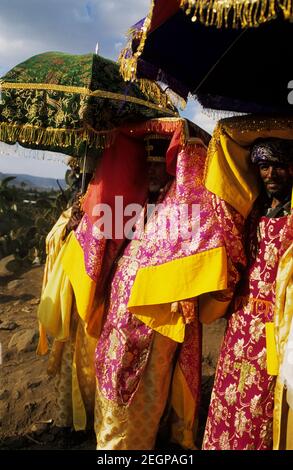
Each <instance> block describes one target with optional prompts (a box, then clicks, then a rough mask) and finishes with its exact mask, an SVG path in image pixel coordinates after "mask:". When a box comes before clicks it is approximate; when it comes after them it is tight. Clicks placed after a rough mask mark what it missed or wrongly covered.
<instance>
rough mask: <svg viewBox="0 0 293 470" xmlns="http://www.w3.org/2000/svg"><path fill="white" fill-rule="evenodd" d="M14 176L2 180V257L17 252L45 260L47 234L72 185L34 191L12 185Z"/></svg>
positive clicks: (0, 216) (64, 204) (31, 257)
mask: <svg viewBox="0 0 293 470" xmlns="http://www.w3.org/2000/svg"><path fill="white" fill-rule="evenodd" d="M13 179H14V177H7V178H5V179H3V180H2V181H0V258H2V257H4V256H8V255H10V254H14V255H15V256H16V257H17V258H21V259H25V260H28V261H30V262H33V261H34V260H36V259H39V261H40V262H43V261H44V260H45V258H46V253H45V240H46V236H47V234H48V233H49V231H50V230H51V228H52V227H53V225H54V224H55V222H56V220H57V219H58V218H59V216H60V214H61V212H62V211H63V210H64V209H65V208H66V207H67V201H68V200H69V199H70V195H71V188H68V189H67V190H65V191H64V192H63V193H61V192H59V191H50V192H45V191H33V190H28V189H25V185H22V186H21V187H20V188H19V187H17V188H16V187H13V186H11V183H12V181H13ZM9 183H10V184H9Z"/></svg>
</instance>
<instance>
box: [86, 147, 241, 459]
mask: <svg viewBox="0 0 293 470" xmlns="http://www.w3.org/2000/svg"><path fill="white" fill-rule="evenodd" d="M205 158H206V153H205V150H204V149H203V148H202V147H201V146H198V145H196V144H195V145H187V147H185V149H183V150H182V151H181V152H180V153H179V155H178V163H177V174H176V181H174V183H173V184H172V186H171V188H170V189H169V191H168V193H167V194H166V196H165V198H164V200H163V201H162V203H161V210H162V211H168V210H170V209H169V208H170V207H171V206H172V204H174V203H177V204H179V203H182V202H186V201H187V202H189V203H190V204H191V203H197V204H200V230H199V231H198V232H197V233H196V235H195V236H194V237H193V239H192V240H191V241H188V242H184V240H181V239H180V238H179V239H178V240H177V241H176V242H174V241H172V240H170V239H168V240H165V239H160V238H157V237H156V236H152V233H153V232H152V230H153V229H155V226H154V227H153V225H152V223H153V222H152V219H151V220H150V221H149V222H148V228H149V232H148V238H143V239H142V240H133V241H131V242H130V243H129V244H128V246H127V247H126V249H125V250H124V252H123V256H122V257H121V258H120V260H119V261H118V265H117V267H116V270H115V272H114V276H113V279H112V285H111V289H110V295H109V304H108V306H107V309H106V310H107V317H106V320H105V323H104V326H103V329H102V333H101V336H100V338H99V340H98V344H97V348H96V361H95V363H96V375H97V380H98V387H97V390H98V393H97V395H98V396H100V399H99V400H100V402H103V403H99V406H101V407H102V408H101V410H100V412H98V411H99V410H98V408H97V414H98V419H97V420H96V422H97V425H96V432H97V441H98V448H103V449H105V448H107V449H111V448H112V449H113V448H115V449H118V448H120V449H121V448H128V449H129V447H127V446H129V445H132V446H133V447H132V450H133V449H134V448H136V447H134V444H133V443H131V444H129V443H127V444H125V442H124V443H123V439H124V437H121V436H124V435H125V429H126V427H127V426H126V425H125V427H124V429H123V430H121V429H120V428H119V429H118V427H117V426H119V425H118V424H117V426H116V429H117V430H116V435H115V432H114V431H113V423H112V421H113V416H114V417H115V416H119V422H120V423H122V421H123V419H125V420H127V419H129V418H125V417H124V418H123V419H122V414H123V416H124V413H125V410H126V409H127V408H129V409H130V408H131V406H132V403H133V402H135V400H136V396H137V395H138V393H137V392H138V389H139V386H140V384H141V382H142V381H143V377H144V374H145V371H146V370H147V366H148V364H149V363H150V360H151V357H152V349H153V347H154V336H155V334H154V331H153V330H152V329H150V328H149V327H148V326H146V325H145V324H144V323H142V322H141V321H140V320H138V319H136V318H135V316H134V315H133V314H132V313H131V312H130V311H129V310H128V308H127V305H128V302H129V297H130V293H131V289H132V287H133V283H134V281H135V278H136V274H137V271H138V269H139V268H140V267H144V266H150V265H158V264H160V263H163V262H168V261H170V260H172V259H178V258H182V257H184V256H189V255H192V254H194V253H199V252H208V251H209V250H212V249H213V248H216V247H221V246H224V247H225V248H226V251H227V264H228V270H229V279H228V286H227V287H229V288H234V286H235V283H236V282H237V281H238V279H239V273H238V270H237V263H238V264H239V265H240V264H242V265H244V264H245V259H244V254H243V249H242V247H243V246H242V232H243V230H242V229H243V218H242V217H241V216H240V215H239V214H238V213H237V212H236V211H235V210H233V209H232V208H231V207H230V206H229V205H227V204H226V203H225V202H224V201H221V200H219V199H218V198H217V197H216V196H215V195H213V194H212V193H209V192H208V191H207V190H206V189H205V188H204V186H203V184H202V179H203V173H204V166H205ZM219 220H221V223H219ZM150 234H151V235H150ZM179 275H180V273H178V276H179ZM178 300H181V299H178ZM156 335H158V333H156ZM165 341H166V344H165V346H164V347H165V349H167V348H169V353H168V356H169V358H168V360H169V365H164V364H163V363H160V362H158V360H157V365H158V367H159V368H161V370H162V375H163V374H164V377H165V378H164V380H163V383H164V384H165V385H166V384H167V382H169V381H170V379H171V377H170V372H171V370H172V367H173V366H172V363H173V357H174V355H175V350H176V348H178V349H179V350H178V356H177V355H176V357H177V358H178V363H179V366H180V369H181V371H182V373H183V375H184V377H185V380H186V382H187V384H188V387H189V390H190V392H191V394H192V396H193V398H194V401H195V403H197V402H198V400H199V393H200V375H201V367H200V365H201V329H200V325H199V321H198V318H196V321H194V322H193V323H190V324H188V325H186V333H185V340H184V343H182V344H181V345H179V344H178V343H175V341H173V340H171V339H169V338H165ZM165 366H166V370H165ZM168 386H169V385H168ZM168 386H167V388H168ZM162 388H164V387H162ZM167 391H168V390H167ZM156 393H158V394H159V396H158V397H157V398H156V397H155V396H154V397H152V400H153V404H152V410H151V411H150V413H151V414H152V415H153V416H152V425H151V426H152V432H153V437H155V436H156V433H157V430H158V425H159V420H160V416H162V414H163V411H164V407H165V405H166V402H167V398H168V397H167V396H166V397H164V398H163V395H164V393H165V392H163V390H159V391H156ZM159 402H160V407H161V409H160V410H159V412H156V413H155V412H154V409H155V407H156V404H157V403H159ZM109 410H110V412H109ZM108 412H109V414H108ZM110 423H112V424H111V426H112V427H111V428H110ZM143 423H144V426H145V427H146V428H147V429H144V428H142V425H140V432H141V433H142V434H143V433H147V431H149V429H148V428H149V427H150V424H149V423H148V422H146V419H143ZM111 429H112V431H111ZM138 432H139V430H138ZM119 435H120V437H119ZM101 436H102V437H101ZM117 436H118V437H117ZM119 439H120V440H119ZM111 440H113V444H111ZM117 440H118V441H119V442H118V441H117ZM117 442H118V444H117ZM149 442H150V441H149ZM144 444H145V443H143V445H144ZM114 445H115V447H114ZM123 445H125V446H126V447H121V446H123ZM140 445H142V444H140ZM145 445H146V444H145ZM119 446H120V447H119ZM140 448H142V447H140ZM144 448H145V447H144ZM148 448H151V447H148Z"/></svg>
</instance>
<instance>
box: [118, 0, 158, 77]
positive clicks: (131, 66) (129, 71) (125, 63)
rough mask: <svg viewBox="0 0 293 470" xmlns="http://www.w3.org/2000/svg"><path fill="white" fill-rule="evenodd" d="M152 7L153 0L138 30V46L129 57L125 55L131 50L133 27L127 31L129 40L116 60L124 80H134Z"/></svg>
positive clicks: (148, 26) (149, 22) (150, 20)
mask: <svg viewBox="0 0 293 470" xmlns="http://www.w3.org/2000/svg"><path fill="white" fill-rule="evenodd" d="M154 7H155V0H152V3H151V7H150V11H149V13H148V16H147V17H146V18H145V20H144V24H143V27H142V30H141V31H140V32H138V34H139V36H140V42H139V45H138V48H137V50H136V52H135V53H134V54H133V55H132V56H131V57H127V55H128V54H129V51H131V43H132V39H133V37H134V36H135V34H134V32H133V29H132V30H130V31H128V36H129V41H128V43H127V45H126V47H125V48H124V49H122V51H121V53H120V56H119V59H118V62H119V63H120V73H121V75H122V77H123V78H124V80H125V81H126V82H133V81H135V80H136V69H137V60H138V58H139V56H140V55H141V54H142V52H143V50H144V46H145V42H146V39H147V35H148V32H149V30H150V27H151V22H152V17H153V11H154ZM137 37H138V36H137Z"/></svg>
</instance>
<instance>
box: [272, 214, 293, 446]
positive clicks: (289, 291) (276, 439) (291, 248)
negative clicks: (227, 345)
mask: <svg viewBox="0 0 293 470" xmlns="http://www.w3.org/2000/svg"><path fill="white" fill-rule="evenodd" d="M292 240H293V216H292V215H291V216H290V219H289V223H288V226H287V233H286V239H285V241H284V243H283V246H282V252H281V258H280V263H279V268H278V275H277V285H276V308H275V317H274V324H275V334H276V349H277V354H278V365H279V368H278V375H277V381H276V388H275V397H274V398H275V407H274V428H273V431H274V432H273V447H274V449H275V450H277V449H287V450H293V442H292V435H293V421H292V415H293V367H292V345H293V321H292V319H293V304H292V302H293V300H292V299H293V284H292V282H293V243H292ZM285 385H286V388H285Z"/></svg>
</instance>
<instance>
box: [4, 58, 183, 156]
mask: <svg viewBox="0 0 293 470" xmlns="http://www.w3.org/2000/svg"><path fill="white" fill-rule="evenodd" d="M0 91H1V100H0V140H2V141H3V142H6V143H15V142H19V143H20V144H21V145H23V146H27V147H30V148H38V149H43V150H52V151H59V152H62V153H67V154H70V155H75V156H83V155H84V153H85V148H86V149H87V151H90V150H96V149H97V148H104V147H105V146H106V145H107V143H109V142H110V141H111V136H112V134H113V133H112V132H111V131H112V130H113V129H114V128H116V127H118V126H120V125H121V124H123V123H125V122H126V121H135V122H136V121H137V120H144V119H150V118H155V117H162V116H174V115H177V112H176V110H175V108H174V107H173V106H171V104H169V103H168V102H167V97H166V96H165V95H164V94H163V93H162V91H161V90H160V88H159V87H157V86H156V85H155V84H154V88H153V91H155V94H153V95H152V96H153V97H152V99H149V98H148V97H147V96H146V95H145V94H144V93H143V92H142V91H141V89H140V88H139V87H138V86H137V85H136V84H126V83H125V82H124V80H123V78H122V77H121V75H120V72H119V67H118V65H117V64H116V63H115V62H112V61H110V60H108V59H105V58H103V57H101V56H97V55H96V54H86V55H71V54H65V53H62V52H47V53H44V54H40V55H37V56H34V57H31V58H30V59H28V60H26V61H25V62H23V63H22V64H20V65H17V66H16V67H14V68H13V69H12V70H10V71H9V72H8V73H7V74H6V75H5V76H4V77H2V79H1V82H0ZM156 94H157V96H156ZM162 100H163V101H162Z"/></svg>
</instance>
